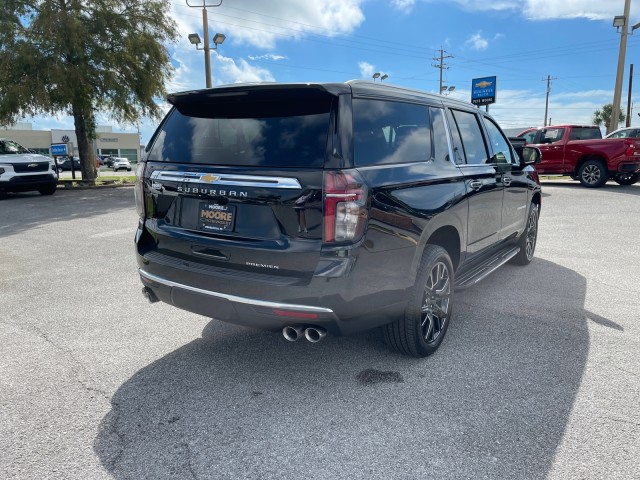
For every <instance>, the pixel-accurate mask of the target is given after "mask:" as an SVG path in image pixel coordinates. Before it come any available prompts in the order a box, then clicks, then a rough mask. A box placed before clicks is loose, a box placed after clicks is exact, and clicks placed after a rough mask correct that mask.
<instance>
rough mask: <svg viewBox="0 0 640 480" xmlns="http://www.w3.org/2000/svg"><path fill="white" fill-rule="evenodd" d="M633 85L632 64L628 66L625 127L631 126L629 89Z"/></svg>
mask: <svg viewBox="0 0 640 480" xmlns="http://www.w3.org/2000/svg"><path fill="white" fill-rule="evenodd" d="M632 85H633V63H632V64H631V65H629V93H628V94H627V121H626V123H625V126H627V127H630V126H631V87H632Z"/></svg>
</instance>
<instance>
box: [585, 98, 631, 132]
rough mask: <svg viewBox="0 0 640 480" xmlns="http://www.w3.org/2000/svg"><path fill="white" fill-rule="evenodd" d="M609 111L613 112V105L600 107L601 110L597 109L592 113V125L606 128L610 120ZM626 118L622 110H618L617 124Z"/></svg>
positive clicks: (608, 104)
mask: <svg viewBox="0 0 640 480" xmlns="http://www.w3.org/2000/svg"><path fill="white" fill-rule="evenodd" d="M611 110H613V103H607V104H606V105H603V106H602V109H598V110H596V111H595V112H593V124H594V125H600V126H601V125H604V126H605V127H607V126H608V125H609V120H610V119H611ZM626 118H627V116H626V115H625V114H624V113H622V109H620V117H619V119H618V124H620V123H622V122H624V121H625V119H626Z"/></svg>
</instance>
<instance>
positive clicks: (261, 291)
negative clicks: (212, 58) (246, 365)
mask: <svg viewBox="0 0 640 480" xmlns="http://www.w3.org/2000/svg"><path fill="white" fill-rule="evenodd" d="M168 100H169V102H170V103H171V104H172V105H173V108H172V109H171V111H170V112H169V113H168V114H167V116H166V117H165V119H164V120H163V121H162V123H161V125H160V126H159V128H158V129H157V131H156V132H155V134H154V136H153V138H152V139H151V141H150V142H149V145H148V147H147V152H146V154H145V156H144V159H143V160H144V161H143V162H140V164H139V165H138V168H137V177H138V181H137V185H136V205H137V209H138V213H139V214H140V222H139V225H138V229H137V232H136V235H135V244H136V256H137V262H138V267H139V268H138V271H139V274H140V278H141V280H142V283H143V285H144V287H143V293H144V294H145V295H146V296H147V298H148V299H149V300H150V301H152V302H154V301H158V300H161V301H163V302H166V303H168V304H171V305H174V306H176V307H178V308H181V309H185V310H188V311H191V312H194V313H198V314H200V315H205V316H208V317H213V318H216V319H219V320H223V321H228V322H234V323H238V324H242V325H246V326H250V327H257V328H261V329H266V330H276V331H282V333H283V335H284V337H285V338H286V339H287V340H291V341H294V340H297V339H298V338H302V337H305V338H307V340H309V341H311V342H317V341H319V340H321V339H322V338H323V337H324V336H325V335H326V334H327V333H331V334H335V335H344V334H350V333H355V332H360V331H363V330H367V329H371V328H374V327H382V331H383V333H384V338H385V341H386V343H387V344H389V345H390V346H391V347H392V348H393V349H395V350H397V351H400V352H402V353H406V354H409V355H413V356H418V357H421V356H426V355H429V354H431V353H433V352H434V351H435V350H436V349H437V348H438V346H439V345H440V343H441V342H442V339H443V337H444V335H445V333H446V331H447V327H448V325H449V322H450V320H451V313H452V308H453V299H454V290H456V289H460V288H464V287H468V286H470V285H473V284H475V283H476V282H478V281H479V280H481V279H482V278H484V277H485V276H486V275H488V274H489V273H491V272H492V271H494V270H495V269H496V268H498V267H499V266H500V265H502V264H504V263H506V262H507V261H509V260H511V261H513V262H515V263H518V264H523V265H524V264H527V263H529V262H530V261H531V259H532V257H533V253H534V249H535V246H536V239H537V227H538V215H539V212H540V201H541V192H540V182H539V180H538V176H537V174H536V171H535V169H534V168H533V166H532V165H531V164H532V163H535V162H536V161H538V160H539V156H540V153H539V150H537V149H534V148H529V147H522V146H521V147H519V148H518V149H515V148H514V147H513V146H512V145H511V144H510V142H509V141H508V139H507V138H506V137H505V135H504V134H503V133H502V131H501V130H500V127H499V126H498V125H497V124H496V122H495V121H494V120H492V119H491V117H490V116H488V115H487V114H485V113H484V112H482V111H480V110H479V109H478V108H476V107H474V106H472V105H470V104H467V103H463V102H459V101H454V100H451V99H448V98H445V97H442V96H437V95H431V94H427V93H422V92H418V91H414V90H408V89H404V88H399V87H394V86H390V85H385V84H375V83H372V82H364V81H351V82H347V83H318V84H313V83H307V84H251V85H232V86H224V87H218V88H213V89H207V90H198V91H188V92H182V93H176V94H172V95H169V97H168ZM518 150H519V151H518Z"/></svg>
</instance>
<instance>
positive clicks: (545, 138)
mask: <svg viewBox="0 0 640 480" xmlns="http://www.w3.org/2000/svg"><path fill="white" fill-rule="evenodd" d="M563 136H564V128H550V129H547V130H542V132H541V136H540V143H556V142H559V141H560V140H562V137H563Z"/></svg>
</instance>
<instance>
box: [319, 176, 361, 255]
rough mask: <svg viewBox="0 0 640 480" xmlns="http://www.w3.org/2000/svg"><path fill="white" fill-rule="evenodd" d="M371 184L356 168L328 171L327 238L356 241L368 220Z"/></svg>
mask: <svg viewBox="0 0 640 480" xmlns="http://www.w3.org/2000/svg"><path fill="white" fill-rule="evenodd" d="M366 202H367V186H366V185H365V183H364V181H363V180H362V177H361V176H360V174H358V172H357V171H355V170H341V171H327V172H325V174H324V241H325V242H326V243H332V242H336V243H338V242H354V241H357V240H359V239H360V237H361V236H362V233H363V232H364V226H365V224H366V221H367V210H366Z"/></svg>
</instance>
